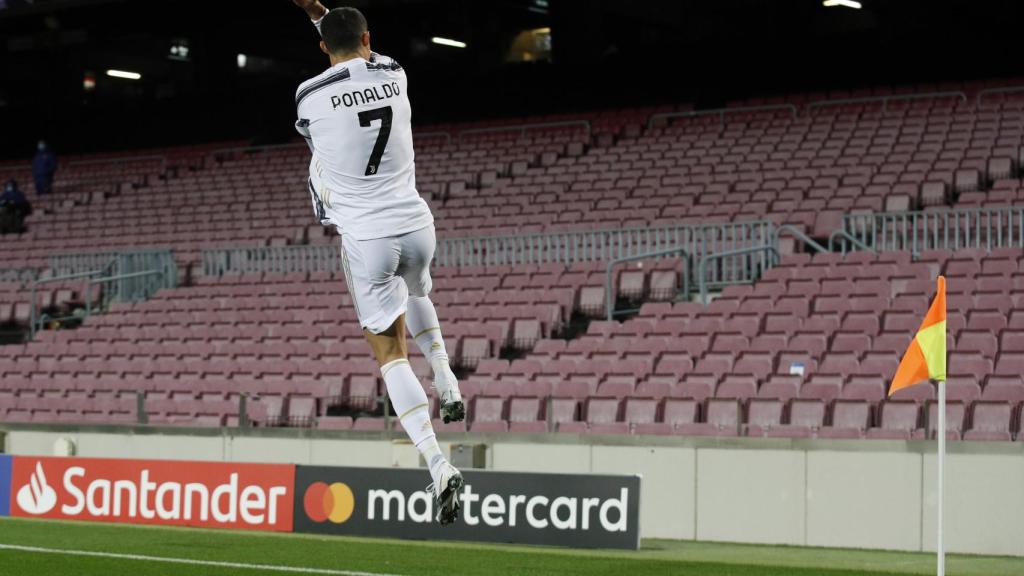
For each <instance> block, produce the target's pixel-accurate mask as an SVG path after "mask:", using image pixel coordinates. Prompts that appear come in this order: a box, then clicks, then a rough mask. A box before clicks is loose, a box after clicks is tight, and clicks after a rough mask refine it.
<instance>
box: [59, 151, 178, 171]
mask: <svg viewBox="0 0 1024 576" xmlns="http://www.w3.org/2000/svg"><path fill="white" fill-rule="evenodd" d="M150 160H159V161H160V164H161V168H166V166H167V157H166V156H164V155H162V154H149V155H142V156H124V157H118V158H97V159H95V160H72V161H70V162H68V166H69V167H70V166H92V165H96V164H128V163H130V162H146V161H150Z"/></svg>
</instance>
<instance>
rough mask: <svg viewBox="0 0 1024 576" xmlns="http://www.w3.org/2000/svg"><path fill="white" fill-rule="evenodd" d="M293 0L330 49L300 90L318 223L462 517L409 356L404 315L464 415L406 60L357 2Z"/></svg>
mask: <svg viewBox="0 0 1024 576" xmlns="http://www.w3.org/2000/svg"><path fill="white" fill-rule="evenodd" d="M293 2H294V3H295V4H296V5H298V6H299V7H300V8H302V9H303V10H305V12H306V14H307V15H309V17H310V19H311V20H312V21H313V24H314V25H315V26H316V28H317V30H318V31H319V32H320V36H321V42H320V50H322V51H323V52H324V54H326V55H327V56H328V58H330V61H331V67H330V68H328V69H327V70H326V71H325V72H324V73H322V74H320V75H319V76H317V77H315V78H311V79H309V80H307V81H305V82H303V83H302V84H301V85H300V86H299V89H298V91H297V92H296V96H295V103H296V107H297V109H298V121H297V122H296V123H295V127H296V129H297V130H298V131H299V133H300V134H302V136H303V137H305V138H306V141H307V142H308V143H309V147H310V150H311V151H312V153H313V158H312V160H311V161H310V164H309V192H310V194H311V196H312V198H313V208H314V210H315V212H316V217H317V219H318V220H319V221H320V223H321V224H324V225H328V224H330V225H334V226H336V227H337V228H338V232H339V233H340V234H341V255H342V265H343V268H344V271H345V281H346V283H347V284H348V289H349V292H350V293H351V294H352V301H353V304H354V305H355V308H356V314H357V315H358V317H359V323H360V325H361V326H362V328H363V333H364V334H365V335H366V339H367V340H368V341H369V343H370V347H371V348H372V349H373V354H374V356H376V359H377V362H378V364H379V365H380V371H381V375H382V376H383V377H384V382H385V384H386V385H387V389H388V395H389V396H390V398H391V403H392V404H393V405H394V407H395V412H396V413H397V414H398V415H399V421H400V422H401V423H402V427H403V428H405V431H406V433H407V434H408V435H409V437H410V438H411V439H412V441H413V443H414V444H415V445H416V448H417V449H418V450H419V451H420V453H421V454H422V455H423V458H424V459H425V460H426V462H427V465H428V466H429V467H430V475H431V477H432V479H433V484H432V485H431V486H430V487H428V490H429V491H431V492H432V494H433V496H434V509H435V516H436V519H437V521H438V522H440V523H441V524H448V523H451V522H454V521H455V520H456V519H457V518H458V512H459V493H460V491H461V490H462V486H463V479H462V475H461V474H460V473H459V471H458V470H456V469H455V467H453V466H452V465H451V464H449V463H448V461H447V459H445V457H444V455H442V454H441V449H440V447H439V446H438V444H437V439H436V438H435V436H434V429H433V427H432V426H431V424H430V411H429V406H430V405H429V403H428V401H427V396H426V394H425V393H424V391H423V388H422V386H421V385H420V383H419V380H418V379H417V378H416V375H415V374H414V373H413V371H412V367H411V366H410V365H409V360H408V359H407V357H408V353H407V350H406V326H408V328H409V331H410V332H411V333H412V334H413V339H414V340H415V341H416V344H417V345H418V346H419V348H420V350H421V351H422V352H423V355H424V356H425V357H426V358H427V359H428V360H429V361H430V364H431V366H432V368H433V371H434V388H435V390H436V391H437V394H438V398H439V400H440V402H441V416H442V418H444V420H445V421H446V422H448V421H460V420H462V419H463V418H465V407H464V405H463V402H462V395H461V393H460V392H459V385H458V381H457V380H456V378H455V374H453V373H452V370H451V367H450V366H449V365H448V354H447V353H446V351H445V347H444V339H443V338H442V337H441V326H440V323H439V322H438V320H437V312H436V311H435V310H434V305H433V303H432V302H431V301H430V299H429V298H428V294H429V293H430V287H431V279H430V262H431V260H433V257H434V246H435V238H434V218H433V216H432V215H431V213H430V208H429V207H428V206H427V203H426V202H424V201H423V199H422V198H420V195H419V193H418V192H417V191H416V167H415V163H414V161H413V145H412V123H411V118H412V109H411V107H410V105H409V97H408V94H407V91H406V87H407V80H406V76H405V71H404V70H402V67H401V66H399V64H398V62H395V61H394V60H393V59H391V58H388V57H387V56H382V55H380V54H376V53H374V52H371V51H370V33H369V31H368V30H367V26H366V18H365V17H364V16H363V14H362V13H361V12H359V10H356V9H355V8H336V9H334V10H327V8H325V7H324V6H323V5H322V4H321V3H320V2H319V0H293Z"/></svg>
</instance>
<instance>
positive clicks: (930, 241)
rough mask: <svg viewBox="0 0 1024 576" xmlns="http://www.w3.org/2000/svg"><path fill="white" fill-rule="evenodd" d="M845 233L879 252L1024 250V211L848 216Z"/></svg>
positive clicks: (845, 221) (1007, 209)
mask: <svg viewBox="0 0 1024 576" xmlns="http://www.w3.org/2000/svg"><path fill="white" fill-rule="evenodd" d="M843 230H845V231H846V233H847V234H848V235H849V236H850V237H852V238H853V239H855V240H857V241H859V242H861V243H862V244H863V245H864V246H868V247H870V248H872V249H874V250H876V251H880V252H881V251H896V250H909V251H910V252H911V253H913V254H914V255H918V254H920V253H921V252H923V251H925V250H963V249H979V250H993V249H996V248H1021V247H1024V208H1021V207H1007V208H962V209H956V210H944V211H941V212H888V213H885V212H883V213H875V214H847V215H846V216H844V217H843Z"/></svg>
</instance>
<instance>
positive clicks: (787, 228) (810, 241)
mask: <svg viewBox="0 0 1024 576" xmlns="http://www.w3.org/2000/svg"><path fill="white" fill-rule="evenodd" d="M783 232H792V233H793V236H796V237H797V240H801V241H802V242H803V243H804V244H807V245H808V246H810V247H811V248H814V249H815V250H817V251H818V252H819V253H821V252H828V251H829V249H827V248H825V247H824V246H822V245H821V244H819V243H818V242H817V241H815V240H814V238H811V237H810V236H808V235H807V234H806V233H804V231H803V230H801V229H799V228H797V227H796V226H793V225H792V224H783V225H782V226H779V227H777V228H775V234H774V235H773V240H774V244H775V245H776V246H778V245H779V237H780V236H782V233H783Z"/></svg>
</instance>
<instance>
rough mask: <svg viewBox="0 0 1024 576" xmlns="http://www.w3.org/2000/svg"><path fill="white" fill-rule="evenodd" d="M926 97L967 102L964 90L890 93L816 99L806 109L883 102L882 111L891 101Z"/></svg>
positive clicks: (887, 109)
mask: <svg viewBox="0 0 1024 576" xmlns="http://www.w3.org/2000/svg"><path fill="white" fill-rule="evenodd" d="M926 98H957V99H959V100H960V101H961V102H964V103H966V102H967V95H966V94H964V93H963V92H921V93H918V94H890V95H888V96H867V97H864V98H840V99H837V100H816V101H814V102H811V103H809V104H807V106H806V110H807V112H808V113H810V112H811V111H812V110H814V109H815V108H824V107H826V106H844V105H846V104H873V103H875V102H881V103H882V112H888V111H889V102H893V101H902V100H924V99H926Z"/></svg>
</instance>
